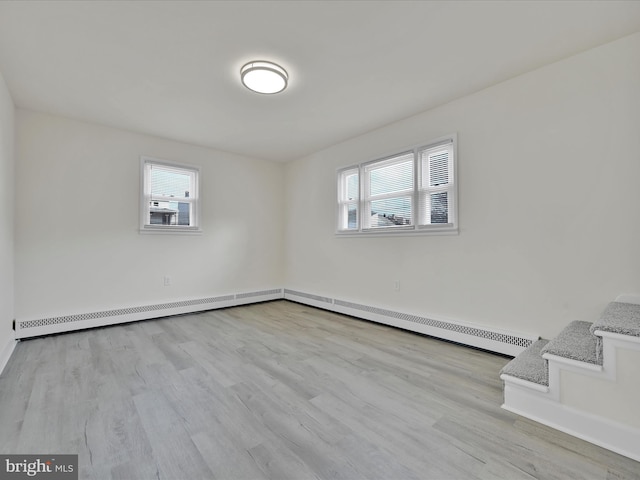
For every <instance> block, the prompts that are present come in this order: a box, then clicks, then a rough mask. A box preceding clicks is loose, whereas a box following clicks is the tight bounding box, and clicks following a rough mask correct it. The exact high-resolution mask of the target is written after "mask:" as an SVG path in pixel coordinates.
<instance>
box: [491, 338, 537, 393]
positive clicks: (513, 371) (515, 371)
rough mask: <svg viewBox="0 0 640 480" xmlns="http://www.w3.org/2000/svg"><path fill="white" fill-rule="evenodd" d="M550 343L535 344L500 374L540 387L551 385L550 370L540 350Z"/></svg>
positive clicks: (508, 364) (506, 366)
mask: <svg viewBox="0 0 640 480" xmlns="http://www.w3.org/2000/svg"><path fill="white" fill-rule="evenodd" d="M547 343H549V340H545V339H540V340H538V341H537V342H534V343H533V344H532V345H531V346H529V348H527V349H526V350H525V351H524V352H522V353H521V354H520V355H518V356H517V357H516V358H514V359H513V360H511V361H510V362H509V363H507V364H506V365H505V366H504V367H503V368H502V370H500V374H503V373H504V374H505V375H510V376H512V377H517V378H520V379H522V380H527V381H529V382H533V383H537V384H539V385H546V386H548V385H549V369H548V367H547V361H546V360H545V359H544V358H542V355H541V354H540V350H542V348H543V347H544V346H545V345H546V344H547Z"/></svg>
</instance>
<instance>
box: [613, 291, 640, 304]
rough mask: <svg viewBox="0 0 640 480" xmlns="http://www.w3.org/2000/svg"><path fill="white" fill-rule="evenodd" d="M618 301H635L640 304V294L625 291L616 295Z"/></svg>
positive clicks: (634, 302)
mask: <svg viewBox="0 0 640 480" xmlns="http://www.w3.org/2000/svg"><path fill="white" fill-rule="evenodd" d="M616 302H620V303H633V304H636V305H640V295H633V294H630V293H623V294H620V295H618V296H617V297H616Z"/></svg>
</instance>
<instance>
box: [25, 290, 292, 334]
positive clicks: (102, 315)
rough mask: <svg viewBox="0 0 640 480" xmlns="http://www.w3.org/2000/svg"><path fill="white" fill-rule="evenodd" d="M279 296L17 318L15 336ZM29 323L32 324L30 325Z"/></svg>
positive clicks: (256, 294) (192, 300)
mask: <svg viewBox="0 0 640 480" xmlns="http://www.w3.org/2000/svg"><path fill="white" fill-rule="evenodd" d="M281 298H283V293H282V288H272V289H265V290H260V291H256V292H243V293H236V294H225V295H219V296H215V297H209V298H205V299H200V298H187V299H178V300H176V299H171V300H167V301H165V302H161V303H159V304H156V305H136V306H129V307H124V308H114V309H112V310H103V311H101V312H85V313H73V314H67V315H56V316H52V317H49V318H44V319H43V318H32V319H20V320H17V321H16V338H30V337H38V336H41V335H50V334H52V333H62V332H71V331H75V330H83V329H86V328H94V327H103V326H107V325H117V324H121V323H128V322H135V321H138V320H148V319H152V318H162V317H168V316H172V315H180V314H184V313H195V312H202V311H206V310H216V309H219V308H226V307H235V306H238V305H246V304H250V303H258V302H265V301H269V300H279V299H281ZM30 323H31V324H32V325H33V324H35V325H36V326H32V325H30ZM40 323H42V325H38V324H40ZM25 325H26V326H25Z"/></svg>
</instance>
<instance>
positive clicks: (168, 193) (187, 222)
mask: <svg viewBox="0 0 640 480" xmlns="http://www.w3.org/2000/svg"><path fill="white" fill-rule="evenodd" d="M141 166H142V199H141V206H140V207H141V208H140V212H141V213H140V216H141V226H140V230H141V232H145V233H146V232H162V233H199V232H200V225H199V214H200V208H199V200H198V198H199V197H198V181H199V178H198V175H199V173H200V170H199V168H197V167H188V166H184V165H178V164H172V163H169V162H165V161H162V160H157V159H153V158H148V157H142V159H141Z"/></svg>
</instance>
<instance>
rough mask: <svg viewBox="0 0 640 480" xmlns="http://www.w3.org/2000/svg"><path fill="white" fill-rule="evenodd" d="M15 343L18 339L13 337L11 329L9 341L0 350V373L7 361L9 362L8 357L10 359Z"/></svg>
mask: <svg viewBox="0 0 640 480" xmlns="http://www.w3.org/2000/svg"><path fill="white" fill-rule="evenodd" d="M17 344H18V341H17V340H16V339H15V332H13V331H11V337H10V338H9V341H8V342H7V344H6V345H5V346H4V348H3V349H2V351H0V375H1V374H2V372H3V371H4V369H5V367H6V366H7V363H9V359H11V355H12V354H13V351H14V350H15V348H16V345H17Z"/></svg>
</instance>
